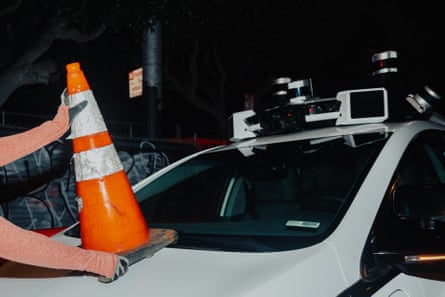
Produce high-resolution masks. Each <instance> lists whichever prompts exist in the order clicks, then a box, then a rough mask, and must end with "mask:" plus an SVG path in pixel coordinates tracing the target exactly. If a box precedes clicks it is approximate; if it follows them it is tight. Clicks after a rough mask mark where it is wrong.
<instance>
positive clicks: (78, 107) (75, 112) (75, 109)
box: [60, 88, 88, 125]
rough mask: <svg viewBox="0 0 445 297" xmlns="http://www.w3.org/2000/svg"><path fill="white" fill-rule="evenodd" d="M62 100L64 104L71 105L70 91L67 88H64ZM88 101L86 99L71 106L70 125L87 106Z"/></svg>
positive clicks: (69, 112)
mask: <svg viewBox="0 0 445 297" xmlns="http://www.w3.org/2000/svg"><path fill="white" fill-rule="evenodd" d="M60 101H61V103H62V104H63V105H68V106H69V105H70V99H69V96H68V92H67V90H66V88H65V89H64V90H63V92H62V94H60ZM87 104H88V101H86V100H84V101H82V102H80V103H78V104H76V105H75V106H73V107H70V109H69V111H68V114H69V117H70V125H71V123H72V122H73V119H74V118H75V117H76V115H78V114H79V113H80V112H81V111H82V110H83V109H84V108H85V106H87Z"/></svg>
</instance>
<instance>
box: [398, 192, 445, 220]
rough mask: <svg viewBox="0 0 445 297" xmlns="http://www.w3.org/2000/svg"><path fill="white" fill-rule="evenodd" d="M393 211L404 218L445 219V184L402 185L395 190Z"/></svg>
mask: <svg viewBox="0 0 445 297" xmlns="http://www.w3.org/2000/svg"><path fill="white" fill-rule="evenodd" d="M393 211H394V213H395V214H396V215H398V216H399V218H400V219H402V220H432V221H441V222H444V221H445V184H425V185H401V186H397V188H396V189H395V190H394V192H393Z"/></svg>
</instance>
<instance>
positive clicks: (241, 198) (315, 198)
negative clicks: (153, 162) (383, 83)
mask: <svg viewBox="0 0 445 297" xmlns="http://www.w3.org/2000/svg"><path fill="white" fill-rule="evenodd" d="M387 138H388V133H370V134H359V135H344V136H337V137H331V138H319V139H312V140H304V141H290V142H284V143H283V142H281V143H273V144H267V145H261V146H251V147H246V148H243V149H240V148H236V147H233V148H232V149H227V148H225V149H219V150H215V151H210V152H207V153H204V154H202V155H199V156H197V157H194V158H192V159H190V160H189V161H187V162H185V163H182V164H181V165H179V166H177V167H175V168H173V169H172V170H170V171H168V172H166V173H165V174H163V175H162V176H160V177H158V178H156V179H154V180H153V181H152V182H150V183H148V184H147V185H146V186H145V187H142V188H141V189H139V190H138V191H137V193H136V196H137V198H138V201H139V202H140V206H141V209H142V212H143V214H144V216H145V218H146V220H147V223H148V225H149V227H150V228H169V229H174V230H176V231H177V232H178V235H179V236H178V237H179V239H178V241H177V243H176V244H175V245H174V247H181V248H194V249H216V250H226V251H262V252H264V251H278V250H288V249H297V248H302V247H306V246H308V245H312V244H315V243H317V242H320V241H321V240H322V239H323V238H325V237H326V236H328V235H329V234H330V233H331V232H332V231H333V230H334V229H335V227H336V225H337V224H338V222H339V221H340V220H341V218H342V216H343V215H344V213H345V212H346V210H347V208H348V206H349V205H350V203H351V201H352V199H353V197H354V195H355V193H356V192H357V189H358V187H359V186H360V185H361V183H362V182H363V179H364V178H365V176H366V174H367V172H368V170H369V168H370V167H371V166H372V164H373V163H374V161H375V159H376V157H377V155H378V153H379V152H380V151H381V149H382V147H383V145H384V143H385V142H386V140H387Z"/></svg>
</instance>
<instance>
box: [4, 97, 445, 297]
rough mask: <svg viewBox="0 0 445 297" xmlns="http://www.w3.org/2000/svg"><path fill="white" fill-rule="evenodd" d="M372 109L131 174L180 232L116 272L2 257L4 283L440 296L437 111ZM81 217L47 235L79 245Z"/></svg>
mask: <svg viewBox="0 0 445 297" xmlns="http://www.w3.org/2000/svg"><path fill="white" fill-rule="evenodd" d="M344 102H345V101H342V104H343V103H344ZM349 107H352V106H349ZM350 110H353V108H351V109H350ZM285 114H286V115H289V110H286V113H285ZM249 115H250V116H249V117H248V118H250V119H252V117H251V116H252V115H253V113H250V114H249ZM334 115H335V114H326V115H325V116H326V117H325V118H320V117H315V119H316V120H317V119H321V120H320V121H319V122H320V123H321V122H323V123H324V119H326V118H329V119H331V116H334ZM253 116H254V115H253ZM314 116H315V115H314ZM335 116H336V117H341V115H338V114H337V115H335ZM248 118H246V117H244V118H243V121H244V123H246V120H247V119H248ZM265 118H267V119H276V117H270V118H269V117H264V118H263V119H265ZM377 118H378V117H377V116H376V115H375V114H374V115H366V114H365V115H364V116H362V117H361V119H362V120H361V121H359V120H357V121H355V120H354V121H349V122H348V120H347V121H346V122H344V121H343V122H342V124H340V125H337V124H335V123H334V124H332V125H331V124H329V125H321V127H319V126H317V125H313V126H310V125H309V124H310V122H309V121H306V122H305V124H307V125H304V126H301V127H298V126H297V127H293V129H291V130H292V131H290V130H289V129H287V130H286V129H282V128H283V127H284V126H283V125H281V126H280V125H278V126H277V125H269V126H267V125H265V124H264V123H263V125H262V126H263V127H264V126H267V127H273V129H272V130H274V129H275V130H274V131H272V130H269V131H267V133H265V132H264V131H263V132H261V131H260V132H258V131H254V132H255V133H253V134H255V135H254V136H252V133H251V132H252V131H253V130H252V129H251V130H249V129H247V130H246V129H244V130H243V129H241V130H242V131H241V134H246V135H248V137H247V139H241V138H243V137H234V138H233V141H232V142H231V143H230V144H228V145H223V146H219V147H214V148H210V149H207V150H203V151H199V152H197V153H195V154H192V155H189V156H186V157H184V158H182V159H181V160H179V161H176V162H174V163H172V164H170V165H168V166H167V167H165V168H163V169H161V170H159V171H157V172H155V173H153V174H152V175H150V176H149V177H147V178H146V179H145V180H143V181H142V182H140V183H138V184H136V185H135V186H134V191H135V193H136V197H137V199H138V201H139V204H140V207H141V210H142V212H143V214H144V216H145V218H146V221H147V224H148V226H149V227H150V228H167V229H174V230H176V231H177V233H178V239H177V241H176V242H175V243H174V244H171V245H170V246H168V247H165V248H163V249H161V250H159V251H158V252H157V253H156V254H155V255H153V256H152V257H151V258H148V259H144V260H142V261H139V262H137V263H135V264H134V265H132V266H131V267H130V270H129V271H128V273H127V274H126V275H125V276H124V277H122V278H121V279H119V280H118V281H116V282H113V283H111V284H103V283H100V282H98V281H97V280H96V279H95V278H94V277H91V276H86V275H82V274H79V273H70V272H66V271H61V272H60V273H56V272H54V271H50V272H48V271H47V270H43V269H37V268H32V267H26V266H22V265H19V264H16V263H11V262H7V263H5V264H3V265H2V266H0V287H1V288H2V289H1V292H2V295H4V296H8V297H19V296H20V297H23V296H29V297H40V296H45V297H52V296H54V297H55V296H65V297H68V296H76V297H77V296H79V295H90V296H107V297H112V296H116V297H117V296H119V297H121V296H126V297H133V296H134V297H140V296H168V297H173V296H182V297H200V296H203V297H204V296H205V297H208V296H212V297H218V296H221V297H223V296H224V297H235V296H236V297H241V296H243V297H250V296H256V297H258V296H261V297H266V296H267V297H269V296H305V297H309V296H317V297H325V296H360V297H363V296H378V297H382V296H391V297H402V296H411V297H435V296H438V297H439V296H445V282H443V281H442V280H443V276H444V272H445V261H444V258H445V252H444V247H445V242H444V235H445V228H444V221H445V215H444V213H445V203H444V202H443V200H444V197H445V121H444V120H443V118H442V117H441V116H440V115H437V114H435V115H433V116H431V117H425V116H421V117H417V118H410V119H407V120H404V121H396V122H395V121H391V120H390V119H389V118H378V119H377ZM307 119H309V120H310V119H314V118H310V117H308V118H307ZM351 119H353V118H349V120H351ZM343 120H345V119H344V118H343ZM315 122H317V121H315ZM281 123H282V122H281ZM275 124H276V123H275ZM312 124H313V122H312ZM235 125H236V123H235ZM246 126H248V127H250V128H252V127H254V126H255V123H253V124H252V125H250V126H249V125H246ZM277 127H278V128H277ZM249 135H250V136H249ZM78 229H79V228H78V225H77V224H75V225H73V226H71V227H70V228H68V230H64V231H63V232H61V233H58V234H57V235H56V236H55V237H54V238H56V239H57V240H61V241H63V242H65V243H69V244H73V245H80V244H81V242H80V239H79V232H78ZM32 271H34V272H32Z"/></svg>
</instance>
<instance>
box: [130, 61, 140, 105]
mask: <svg viewBox="0 0 445 297" xmlns="http://www.w3.org/2000/svg"><path fill="white" fill-rule="evenodd" d="M142 79H143V73H142V67H140V68H137V69H135V70H133V71H130V72H129V73H128V89H129V91H130V92H129V96H130V99H131V98H134V97H138V96H142V86H143V84H142Z"/></svg>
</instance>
